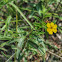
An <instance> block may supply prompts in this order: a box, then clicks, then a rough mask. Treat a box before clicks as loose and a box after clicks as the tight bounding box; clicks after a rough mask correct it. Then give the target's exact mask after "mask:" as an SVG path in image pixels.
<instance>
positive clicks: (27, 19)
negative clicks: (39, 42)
mask: <svg viewBox="0 0 62 62" xmlns="http://www.w3.org/2000/svg"><path fill="white" fill-rule="evenodd" d="M9 4H10V5H12V6H13V7H14V8H15V9H16V10H17V11H18V12H19V13H20V14H21V16H22V17H23V18H24V19H25V20H26V22H27V23H28V24H29V25H30V26H31V29H33V28H34V27H33V26H32V24H31V23H30V21H29V20H28V19H27V18H26V17H25V16H24V14H23V13H22V12H21V11H20V9H19V8H18V7H17V6H16V5H15V4H13V3H12V2H11V3H9Z"/></svg>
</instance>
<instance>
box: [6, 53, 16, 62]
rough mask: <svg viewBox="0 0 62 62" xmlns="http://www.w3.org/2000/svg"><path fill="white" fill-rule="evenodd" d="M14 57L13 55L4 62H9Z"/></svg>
mask: <svg viewBox="0 0 62 62" xmlns="http://www.w3.org/2000/svg"><path fill="white" fill-rule="evenodd" d="M14 55H15V53H14V54H13V55H12V56H11V57H10V58H9V59H8V60H7V61H6V62H9V60H10V59H12V58H13V56H14Z"/></svg>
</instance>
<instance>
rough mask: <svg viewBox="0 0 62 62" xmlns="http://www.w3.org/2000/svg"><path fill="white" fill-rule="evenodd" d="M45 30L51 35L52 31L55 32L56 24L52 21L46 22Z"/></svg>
mask: <svg viewBox="0 0 62 62" xmlns="http://www.w3.org/2000/svg"><path fill="white" fill-rule="evenodd" d="M47 32H48V33H49V34H51V35H52V34H53V32H54V33H56V32H57V25H56V24H54V23H53V22H51V23H47Z"/></svg>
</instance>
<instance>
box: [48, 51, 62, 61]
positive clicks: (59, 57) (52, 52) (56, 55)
mask: <svg viewBox="0 0 62 62" xmlns="http://www.w3.org/2000/svg"><path fill="white" fill-rule="evenodd" d="M47 52H48V53H50V54H52V55H54V56H56V57H58V58H60V59H61V60H62V57H61V56H58V55H57V54H55V53H53V52H51V51H47Z"/></svg>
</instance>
